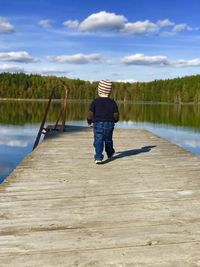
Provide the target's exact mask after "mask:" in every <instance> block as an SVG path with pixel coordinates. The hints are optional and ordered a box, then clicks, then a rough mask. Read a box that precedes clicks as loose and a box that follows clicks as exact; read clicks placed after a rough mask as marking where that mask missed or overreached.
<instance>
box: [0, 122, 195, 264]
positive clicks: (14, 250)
mask: <svg viewBox="0 0 200 267" xmlns="http://www.w3.org/2000/svg"><path fill="white" fill-rule="evenodd" d="M92 143H93V133H92V131H91V129H88V128H79V127H69V129H68V130H67V132H66V133H63V134H60V135H57V136H53V137H52V138H48V139H47V140H45V141H44V142H43V143H42V144H40V145H39V146H38V147H37V149H36V150H34V152H32V153H31V154H30V155H29V156H28V157H27V158H26V159H25V160H24V161H23V162H22V163H21V164H20V166H18V167H17V169H16V170H15V171H14V172H13V173H12V174H11V176H10V177H9V178H8V179H7V180H6V181H5V182H4V184H2V185H1V186H0V196H1V198H0V266H1V267H4V266H5V267H7V266H8V267H13V266H14V267H18V266H19V267H33V266H34V267H35V266H40V267H43V266H44V267H53V266H54V267H55V266H59V267H61V266H63V267H68V266H70V267H71V266H84V267H85V266H92V267H93V266H94V267H95V266H97V267H104V266H112V267H114V266H128V267H130V266H166V267H172V266H173V267H175V266H177V267H178V266H181V267H184V266H191V267H192V266H200V253H199V251H200V158H199V157H198V156H195V155H193V154H191V153H190V152H187V151H185V150H184V149H182V148H180V147H178V146H176V145H174V144H171V143H170V142H168V141H166V140H163V139H161V138H159V137H157V136H155V135H153V134H151V133H150V132H147V131H145V130H124V129H115V132H114V143H115V148H116V154H115V156H114V157H113V158H112V159H111V160H105V164H102V165H95V164H94V161H93V147H92Z"/></svg>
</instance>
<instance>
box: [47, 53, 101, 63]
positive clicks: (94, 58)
mask: <svg viewBox="0 0 200 267" xmlns="http://www.w3.org/2000/svg"><path fill="white" fill-rule="evenodd" d="M47 60H49V61H51V62H56V63H69V64H87V63H101V62H103V60H102V58H101V56H100V55H99V54H88V55H86V54H81V53H80V54H74V55H62V56H49V57H47Z"/></svg>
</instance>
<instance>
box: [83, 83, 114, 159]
mask: <svg viewBox="0 0 200 267" xmlns="http://www.w3.org/2000/svg"><path fill="white" fill-rule="evenodd" d="M111 91H112V83H111V81H108V80H102V81H100V82H99V85H98V95H99V97H98V98H96V99H94V100H93V101H92V103H91V105H90V108H89V111H88V116H87V121H88V124H91V123H93V129H94V148H95V156H94V159H95V163H96V164H100V163H102V160H103V154H102V153H103V149H104V143H105V151H106V154H107V156H108V158H111V157H112V156H113V155H114V153H115V150H114V148H113V140H112V135H113V130H114V125H115V122H118V120H119V111H118V107H117V104H116V102H115V101H114V100H113V99H111V98H109V97H110V94H111Z"/></svg>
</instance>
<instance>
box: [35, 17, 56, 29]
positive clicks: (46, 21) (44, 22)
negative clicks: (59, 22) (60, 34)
mask: <svg viewBox="0 0 200 267" xmlns="http://www.w3.org/2000/svg"><path fill="white" fill-rule="evenodd" d="M52 23H53V21H52V20H51V19H42V20H40V21H39V22H38V24H39V25H40V26H41V27H42V28H49V27H51V24H52Z"/></svg>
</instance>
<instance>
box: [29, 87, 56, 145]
mask: <svg viewBox="0 0 200 267" xmlns="http://www.w3.org/2000/svg"><path fill="white" fill-rule="evenodd" d="M53 95H54V88H53V89H52V91H51V95H50V97H49V101H48V104H47V107H46V110H45V113H44V117H43V120H42V123H41V125H40V128H39V131H38V134H37V137H36V139H35V143H34V146H33V150H34V149H35V148H36V146H37V145H38V143H39V141H40V137H41V134H42V131H43V129H44V124H45V122H46V118H47V114H48V111H49V108H50V104H51V100H52V98H53Z"/></svg>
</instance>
